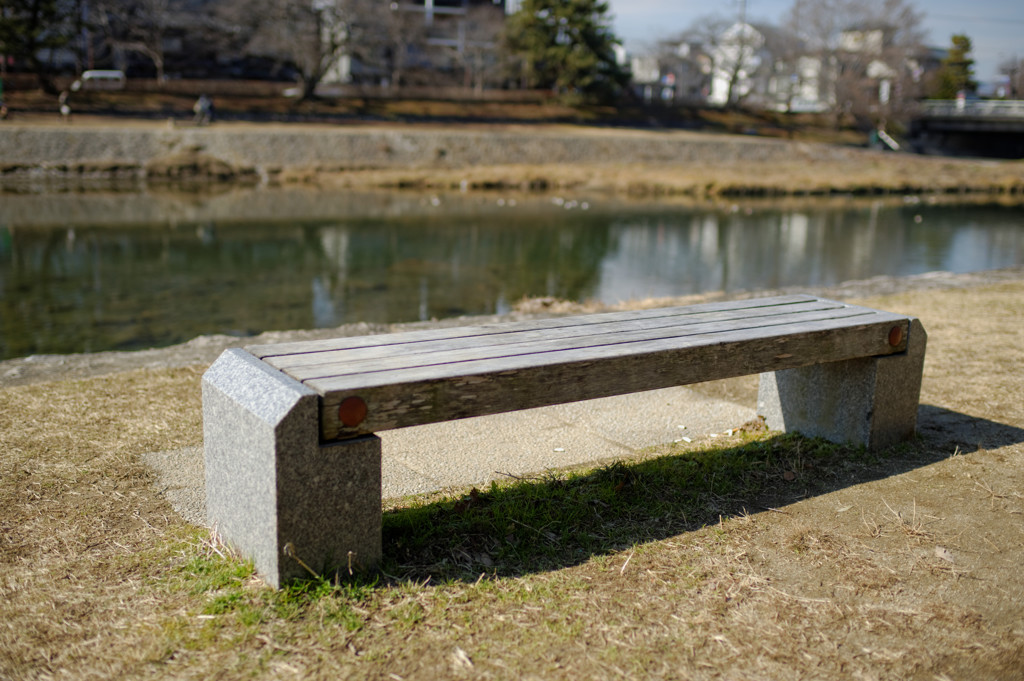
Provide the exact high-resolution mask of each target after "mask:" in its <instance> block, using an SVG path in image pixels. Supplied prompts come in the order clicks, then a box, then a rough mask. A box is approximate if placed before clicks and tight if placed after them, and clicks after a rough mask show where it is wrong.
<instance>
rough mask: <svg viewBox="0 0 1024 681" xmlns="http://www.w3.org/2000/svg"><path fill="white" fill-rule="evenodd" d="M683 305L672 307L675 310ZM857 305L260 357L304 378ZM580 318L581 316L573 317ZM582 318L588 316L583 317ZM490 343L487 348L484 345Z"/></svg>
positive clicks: (617, 322) (816, 304)
mask: <svg viewBox="0 0 1024 681" xmlns="http://www.w3.org/2000/svg"><path fill="white" fill-rule="evenodd" d="M679 309H685V308H676V310H679ZM850 309H856V308H849V307H848V306H844V305H841V304H840V303H836V302H833V301H818V300H813V301H808V302H801V303H796V304H792V305H781V306H770V307H760V308H751V309H746V310H724V311H723V310H714V311H707V312H702V313H700V314H672V315H663V316H658V317H652V318H647V319H612V320H607V321H602V322H598V323H594V322H592V321H591V320H588V321H587V323H577V324H569V325H562V326H559V327H554V328H547V329H535V328H524V329H515V330H512V331H509V332H505V333H497V334H495V333H490V334H475V335H470V336H461V337H455V338H444V339H432V340H422V341H414V342H409V341H408V340H406V339H405V338H403V336H404V335H405V334H398V338H397V339H396V340H395V342H393V343H390V344H383V343H382V344H378V345H372V346H367V347H360V348H348V349H344V350H329V351H320V352H304V353H299V354H287V355H274V356H267V357H264V358H263V359H264V361H266V362H267V363H269V364H271V365H272V366H275V367H277V368H278V369H281V370H282V371H287V372H288V373H289V375H291V376H293V377H295V378H299V379H300V380H306V379H307V378H315V377H323V376H330V375H339V373H358V372H359V371H362V369H361V368H360V367H362V366H367V365H377V366H384V365H385V364H389V365H395V362H390V363H388V362H386V361H383V360H389V359H392V358H400V359H399V363H401V362H404V361H409V362H418V361H423V360H421V359H420V356H422V355H428V356H433V355H437V354H443V355H445V356H448V355H449V354H450V353H453V352H458V351H463V350H467V349H470V348H477V349H480V353H479V354H480V356H481V357H483V356H486V355H487V353H488V352H491V353H494V354H495V355H496V356H501V355H504V354H508V353H509V352H517V353H518V352H531V351H533V350H531V347H532V344H538V345H540V346H543V345H544V344H548V343H551V342H553V341H556V340H561V339H570V338H571V339H578V340H575V341H574V342H576V343H579V344H580V345H587V344H589V343H590V342H591V339H595V340H596V341H597V342H600V343H606V342H611V339H612V338H613V337H614V336H615V335H616V334H626V333H629V332H642V331H651V332H658V330H662V329H673V330H675V331H677V332H678V334H680V335H681V334H683V333H702V332H703V331H701V329H703V328H710V327H709V325H710V324H713V323H714V324H718V327H716V328H721V329H724V328H727V326H726V325H728V324H729V323H730V322H733V323H737V324H743V325H745V326H749V325H752V324H756V323H762V322H761V321H760V320H765V322H764V323H770V320H771V319H777V318H781V317H787V318H790V319H792V318H793V315H796V314H798V313H817V312H823V311H825V312H834V313H836V314H841V315H846V314H849V312H848V310H850ZM576 319H580V318H576ZM582 319H587V318H586V317H584V318H582ZM487 348H491V350H489V351H488V350H486V349H487ZM426 361H427V362H428V363H435V362H436V360H426ZM342 366H343V367H344V371H341V372H338V371H337V368H339V367H342Z"/></svg>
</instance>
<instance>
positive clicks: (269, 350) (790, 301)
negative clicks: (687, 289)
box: [246, 295, 843, 359]
mask: <svg viewBox="0 0 1024 681" xmlns="http://www.w3.org/2000/svg"><path fill="white" fill-rule="evenodd" d="M813 301H819V302H829V303H832V304H834V305H839V306H842V305H843V304H842V303H836V302H835V301H825V300H824V299H820V298H815V297H813V296H807V295H791V296H773V297H769V298H758V299H753V300H736V301H729V302H723V303H701V304H698V305H689V306H686V307H674V308H652V309H648V310H629V311H624V312H606V313H599V314H588V315H575V316H568V317H554V318H550V319H533V320H528V321H522V322H499V323H495V324H481V325H474V326H457V327H448V328H443V329H424V330H421V331H407V332H404V333H398V334H375V335H370V336H346V337H341V338H328V339H323V340H314V341H296V342H292V343H275V344H269V345H251V346H248V347H246V350H247V351H249V352H250V353H252V354H253V355H255V356H256V357H259V358H260V359H266V358H269V357H279V356H285V355H302V354H310V353H317V352H330V351H335V350H347V349H354V348H372V347H379V346H393V345H398V344H408V343H418V342H422V341H434V340H449V339H456V338H468V337H472V336H488V335H493V336H503V335H507V334H511V333H518V332H523V331H533V330H542V329H557V328H561V327H566V326H580V325H589V324H603V323H609V322H615V321H632V320H643V319H657V318H660V317H678V316H697V315H701V314H706V313H709V312H710V313H716V312H723V311H726V312H727V311H730V310H755V309H762V308H768V307H775V306H783V305H794V304H799V303H807V302H813Z"/></svg>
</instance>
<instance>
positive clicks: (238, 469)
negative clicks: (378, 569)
mask: <svg viewBox="0 0 1024 681" xmlns="http://www.w3.org/2000/svg"><path fill="white" fill-rule="evenodd" d="M318 411H319V398H318V395H317V394H316V393H315V392H314V391H312V390H310V389H309V388H306V387H305V386H304V385H302V384H301V383H299V382H298V381H295V380H294V379H292V378H290V377H288V376H286V375H284V374H283V373H281V372H280V371H277V370H276V369H273V368H272V367H270V366H269V365H267V364H265V363H264V362H262V361H260V360H259V359H257V358H256V357H254V356H253V355H251V354H249V353H248V352H246V351H245V350H241V349H237V348H236V349H232V350H227V351H225V352H224V353H223V354H222V355H221V356H220V358H219V359H218V360H217V361H216V362H215V363H214V364H213V366H211V367H210V369H209V370H208V371H207V372H206V373H205V374H204V375H203V439H204V443H205V462H206V509H207V510H206V513H207V519H208V521H209V523H210V526H211V527H212V528H214V529H215V531H216V532H217V533H218V534H219V535H220V537H221V538H222V539H223V540H224V541H225V542H226V543H227V544H228V545H229V546H231V547H232V548H234V549H235V550H237V551H238V552H239V553H241V554H242V555H243V556H245V557H247V558H251V559H252V560H253V561H254V563H255V566H256V570H257V572H258V573H259V574H260V575H261V576H262V577H263V578H264V579H266V581H267V582H268V583H269V584H271V585H272V586H274V587H280V586H281V585H282V584H283V583H284V582H286V581H288V580H289V579H292V578H296V577H309V576H311V573H316V574H331V573H333V572H334V571H335V570H339V569H340V570H342V571H343V572H347V571H348V570H349V569H352V570H360V569H368V568H372V567H374V566H375V565H376V564H377V563H378V562H379V561H380V557H381V515H382V514H381V446H380V439H379V438H378V437H376V436H375V435H367V436H364V437H360V438H356V439H353V440H348V441H342V442H332V443H326V444H321V443H320V436H319V426H318V418H319V413H318Z"/></svg>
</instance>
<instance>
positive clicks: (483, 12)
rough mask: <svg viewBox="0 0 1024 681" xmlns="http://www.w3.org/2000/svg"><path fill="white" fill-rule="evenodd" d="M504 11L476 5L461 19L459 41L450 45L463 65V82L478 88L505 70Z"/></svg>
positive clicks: (451, 51) (458, 33)
mask: <svg viewBox="0 0 1024 681" xmlns="http://www.w3.org/2000/svg"><path fill="white" fill-rule="evenodd" d="M504 27H505V21H504V15H503V14H502V13H501V12H500V8H499V11H497V12H495V11H494V8H493V7H486V6H483V7H482V6H479V5H476V6H472V7H470V8H468V10H467V11H466V16H465V18H464V19H463V20H461V21H459V22H458V26H457V36H456V38H455V44H453V45H449V47H448V49H449V51H450V53H451V54H452V57H453V59H454V60H455V62H456V63H457V64H458V65H459V66H460V67H461V68H462V73H463V79H462V85H463V87H466V88H473V89H474V90H476V91H477V92H480V91H482V90H483V89H484V86H485V85H486V84H488V82H490V81H492V80H495V79H496V77H497V76H498V74H500V73H501V72H502V60H501V57H502V55H501V53H500V51H499V49H498V46H499V45H500V44H501V34H502V30H503V29H504Z"/></svg>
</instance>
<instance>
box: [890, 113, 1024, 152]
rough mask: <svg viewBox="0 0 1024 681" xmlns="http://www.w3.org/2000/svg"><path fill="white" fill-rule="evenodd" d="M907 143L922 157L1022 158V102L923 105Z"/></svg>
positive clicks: (914, 121)
mask: <svg viewBox="0 0 1024 681" xmlns="http://www.w3.org/2000/svg"><path fill="white" fill-rule="evenodd" d="M910 142H911V146H912V147H914V148H915V149H917V150H918V151H921V152H923V153H948V154H956V155H972V156H993V157H998V158H1024V101H1020V100H962V99H960V100H934V101H927V102H924V103H923V104H922V107H921V112H920V114H919V115H918V116H917V117H916V118H914V120H913V121H912V122H911V127H910Z"/></svg>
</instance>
